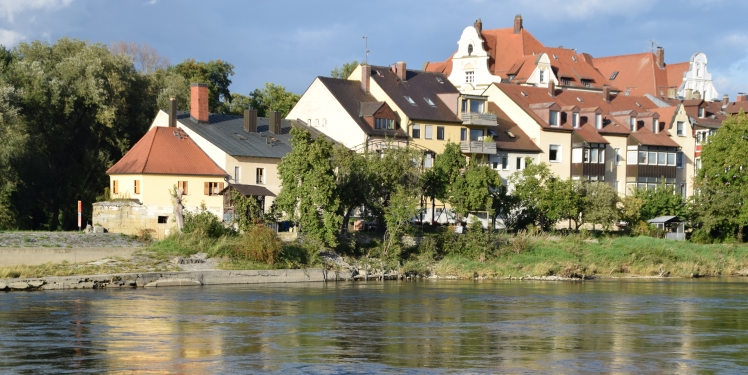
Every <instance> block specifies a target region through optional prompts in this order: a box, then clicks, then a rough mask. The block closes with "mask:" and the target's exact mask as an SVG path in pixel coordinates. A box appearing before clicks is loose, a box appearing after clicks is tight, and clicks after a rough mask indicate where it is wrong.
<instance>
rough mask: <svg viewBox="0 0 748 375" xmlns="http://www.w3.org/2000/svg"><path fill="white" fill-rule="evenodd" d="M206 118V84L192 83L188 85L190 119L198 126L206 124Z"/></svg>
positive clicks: (207, 114)
mask: <svg viewBox="0 0 748 375" xmlns="http://www.w3.org/2000/svg"><path fill="white" fill-rule="evenodd" d="M208 116H209V113H208V84H207V83H193V84H191V85H190V117H191V118H192V119H193V120H195V121H197V122H198V123H200V124H207V123H208V122H209V120H208Z"/></svg>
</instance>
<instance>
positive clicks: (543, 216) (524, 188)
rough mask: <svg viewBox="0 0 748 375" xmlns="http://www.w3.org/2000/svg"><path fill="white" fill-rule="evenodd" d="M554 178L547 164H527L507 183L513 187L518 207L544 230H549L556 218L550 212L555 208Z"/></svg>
mask: <svg viewBox="0 0 748 375" xmlns="http://www.w3.org/2000/svg"><path fill="white" fill-rule="evenodd" d="M555 180H556V177H555V176H553V174H552V173H551V170H550V169H549V168H548V164H545V163H539V164H535V163H528V165H527V167H526V168H525V169H523V170H521V171H517V172H514V173H513V174H512V175H511V176H510V177H509V181H510V182H511V183H512V184H513V185H514V193H513V194H514V195H515V196H516V197H517V199H518V200H519V202H520V203H519V207H521V209H522V210H523V211H525V214H526V215H527V216H528V217H529V218H531V219H532V221H533V222H535V224H537V225H539V226H540V227H541V228H543V229H544V230H549V229H550V228H551V226H552V225H553V224H555V223H556V220H557V219H558V217H557V216H556V214H555V213H554V212H553V211H552V210H554V208H555V205H556V202H555V199H556V194H555V192H556V191H555V190H556V187H557V185H556V184H555Z"/></svg>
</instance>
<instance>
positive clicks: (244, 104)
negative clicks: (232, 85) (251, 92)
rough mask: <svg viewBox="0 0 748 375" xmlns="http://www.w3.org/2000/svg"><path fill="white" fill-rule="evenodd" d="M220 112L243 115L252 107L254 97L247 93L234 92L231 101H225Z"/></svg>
mask: <svg viewBox="0 0 748 375" xmlns="http://www.w3.org/2000/svg"><path fill="white" fill-rule="evenodd" d="M221 104H222V108H221V109H220V110H219V112H220V113H227V114H232V115H236V116H243V115H244V111H245V110H247V109H250V108H251V107H252V99H251V98H250V97H248V96H246V95H242V94H237V93H232V94H231V101H229V102H223V103H221Z"/></svg>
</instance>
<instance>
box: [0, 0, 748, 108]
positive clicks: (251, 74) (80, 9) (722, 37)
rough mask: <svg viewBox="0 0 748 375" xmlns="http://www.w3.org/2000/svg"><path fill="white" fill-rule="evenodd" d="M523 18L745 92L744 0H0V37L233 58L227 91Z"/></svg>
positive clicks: (596, 49)
mask: <svg viewBox="0 0 748 375" xmlns="http://www.w3.org/2000/svg"><path fill="white" fill-rule="evenodd" d="M516 14H521V15H522V18H523V21H524V27H525V29H526V30H527V31H529V32H530V33H532V34H533V35H534V36H535V37H536V38H538V39H539V40H540V41H541V42H542V43H543V44H545V45H546V46H554V47H555V46H564V47H566V48H575V49H577V51H579V52H586V53H589V54H591V55H592V56H593V57H602V56H610V55H622V54H630V53H639V52H643V51H646V50H651V47H652V43H653V41H654V43H655V44H656V45H657V46H662V47H663V48H664V49H665V61H666V62H667V63H677V62H683V61H688V60H689V59H690V57H691V56H692V55H693V54H694V53H696V52H704V53H706V55H707V58H708V70H709V71H710V72H711V73H712V77H713V79H714V84H715V87H716V88H717V90H718V92H719V94H720V95H722V94H729V95H730V98H731V100H735V95H736V94H737V93H738V92H748V27H746V26H744V25H746V23H745V17H746V14H748V1H745V0H532V1H527V0H425V1H421V0H407V1H405V0H394V1H389V0H386V1H368V2H358V1H350V0H347V1H340V0H330V1H321V0H320V1H315V0H299V1H289V0H271V1H260V0H246V1H242V0H211V1H204V0H121V1H98V0H0V44H2V45H5V46H8V47H13V46H16V45H18V44H19V43H28V42H32V41H34V40H42V41H45V42H49V43H54V42H55V41H56V40H58V39H60V38H62V37H70V38H78V39H83V40H88V41H90V42H97V43H104V44H106V45H111V44H112V43H113V42H117V41H126V42H138V43H145V44H148V45H150V46H152V47H154V48H155V49H156V50H157V51H158V52H159V54H161V55H162V56H165V57H166V58H168V59H169V61H170V63H172V64H177V63H179V62H181V61H183V60H185V59H188V58H194V59H196V60H197V61H210V60H225V61H228V62H230V63H232V64H233V65H234V72H235V75H234V76H232V77H231V79H232V84H231V86H230V89H231V91H232V92H238V93H240V94H244V95H248V94H249V93H250V92H251V91H253V90H254V89H256V88H260V87H262V86H263V85H264V83H265V82H273V83H275V84H279V85H283V86H285V87H286V88H287V89H289V90H290V91H293V92H296V93H298V94H302V93H303V92H304V91H305V90H306V89H307V87H308V86H309V85H310V84H311V83H312V81H313V80H314V78H315V77H316V76H329V75H330V71H331V70H332V69H333V68H335V67H336V66H341V65H342V64H343V63H346V62H350V61H352V60H358V61H362V60H364V58H365V50H366V47H365V39H364V38H363V37H364V36H366V37H367V38H368V48H369V50H370V53H369V57H368V58H369V63H370V64H373V65H388V64H393V63H395V62H397V61H405V62H406V63H407V66H408V68H410V69H421V67H422V66H423V63H424V62H427V61H443V60H446V59H447V58H448V57H449V56H450V55H451V54H452V53H453V52H454V51H456V49H457V40H458V39H459V37H460V35H461V33H462V30H463V29H464V28H465V27H467V26H471V25H473V22H474V21H475V20H476V19H478V18H480V19H482V22H483V29H484V30H485V29H498V28H507V27H512V26H513V20H514V16H515V15H516Z"/></svg>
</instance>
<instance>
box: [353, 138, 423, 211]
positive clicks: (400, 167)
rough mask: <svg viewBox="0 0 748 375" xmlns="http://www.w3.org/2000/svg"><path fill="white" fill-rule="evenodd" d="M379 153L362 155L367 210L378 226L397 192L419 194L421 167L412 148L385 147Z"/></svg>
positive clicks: (421, 155) (419, 155)
mask: <svg viewBox="0 0 748 375" xmlns="http://www.w3.org/2000/svg"><path fill="white" fill-rule="evenodd" d="M383 149H384V151H383V152H382V153H377V152H367V153H366V154H365V156H366V159H367V164H368V165H369V173H370V178H371V179H370V184H371V185H370V191H369V197H368V198H367V199H368V202H367V207H368V208H369V209H370V211H371V214H372V215H373V216H374V217H375V218H376V219H377V221H378V222H379V223H380V224H383V223H384V221H385V218H384V214H385V210H386V208H387V207H388V206H389V205H390V200H391V198H392V194H393V193H394V192H395V191H397V189H398V188H402V189H405V190H407V191H410V192H413V193H415V194H420V186H419V182H420V178H419V175H420V173H421V172H420V163H421V160H422V158H423V154H422V153H421V152H420V151H418V150H416V149H414V148H411V147H396V146H392V145H388V146H386V147H384V148H383Z"/></svg>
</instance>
